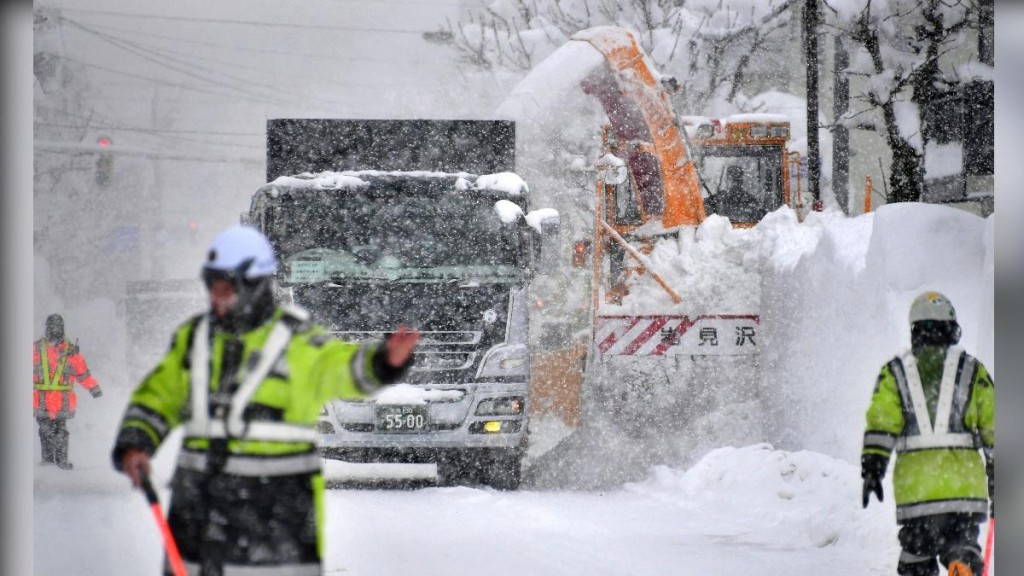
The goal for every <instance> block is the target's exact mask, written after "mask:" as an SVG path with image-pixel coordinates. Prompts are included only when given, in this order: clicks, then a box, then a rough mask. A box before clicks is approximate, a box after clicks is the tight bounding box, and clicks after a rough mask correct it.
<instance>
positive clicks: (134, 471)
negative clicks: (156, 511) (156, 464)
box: [121, 448, 150, 488]
mask: <svg viewBox="0 0 1024 576" xmlns="http://www.w3.org/2000/svg"><path fill="white" fill-rule="evenodd" d="M121 472H124V473H125V474H126V475H127V476H128V477H129V478H131V479H132V485H133V486H135V487H136V488H142V476H143V473H145V475H146V476H149V472H150V469H149V455H148V454H146V452H145V451H144V450H139V449H138V448H129V449H127V450H125V451H124V455H123V456H121Z"/></svg>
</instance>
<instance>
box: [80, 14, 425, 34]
mask: <svg viewBox="0 0 1024 576" xmlns="http://www.w3.org/2000/svg"><path fill="white" fill-rule="evenodd" d="M62 10H64V11H66V12H85V13H89V14H104V15H107V16H115V17H119V18H141V19H149V20H176V21H179V22H198V23H202V24H232V25H238V26H257V27H262V28H297V29H300V30H329V31H331V32H365V33H369V34H416V35H422V34H423V33H424V32H425V30H403V29H401V28H353V27H350V26H330V25H326V24H287V23H283V22H256V21H253V20H228V19H221V18H195V17H189V16H166V15H156V14H133V13H130V12H115V11H112V10H94V9H91V8H62Z"/></svg>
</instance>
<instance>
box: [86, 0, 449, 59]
mask: <svg viewBox="0 0 1024 576" xmlns="http://www.w3.org/2000/svg"><path fill="white" fill-rule="evenodd" d="M360 1H361V0H360ZM92 26H93V27H94V28H98V29H101V30H108V31H112V32H120V33H122V34H141V35H144V36H146V38H160V39H163V40H171V41H173V42H175V43H177V44H195V45H197V46H212V47H214V48H224V49H227V50H235V51H238V52H258V53H264V54H274V55H275V56H282V55H283V56H298V57H300V58H304V59H312V58H316V59H322V60H330V61H331V62H339V61H342V62H399V63H409V64H425V63H430V62H432V60H428V59H419V58H410V59H404V58H380V57H376V56H369V55H367V56H359V57H350V56H335V55H330V54H310V53H308V52H293V51H291V50H279V49H272V48H256V47H253V46H239V45H237V44H221V43H219V42H209V41H205V40H195V39H192V38H182V37H180V36H170V35H167V34H157V33H152V32H144V31H141V30H138V29H134V30H133V29H128V28H119V27H117V26H104V25H100V24H93V25H92Z"/></svg>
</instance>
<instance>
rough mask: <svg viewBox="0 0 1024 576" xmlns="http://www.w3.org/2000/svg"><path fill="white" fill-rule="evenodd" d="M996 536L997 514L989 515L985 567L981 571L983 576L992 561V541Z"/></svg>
mask: <svg viewBox="0 0 1024 576" xmlns="http://www.w3.org/2000/svg"><path fill="white" fill-rule="evenodd" d="M995 537H996V518H995V516H989V518H988V536H986V537H985V568H984V571H983V572H982V573H981V576H985V575H986V574H988V567H989V564H991V561H992V543H993V541H994V540H995Z"/></svg>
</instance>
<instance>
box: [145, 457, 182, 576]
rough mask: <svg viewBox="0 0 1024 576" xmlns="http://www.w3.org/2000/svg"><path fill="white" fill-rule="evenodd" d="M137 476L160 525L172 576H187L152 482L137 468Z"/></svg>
mask: <svg viewBox="0 0 1024 576" xmlns="http://www.w3.org/2000/svg"><path fill="white" fill-rule="evenodd" d="M139 477H140V478H141V479H142V491H143V492H145V493H146V500H147V501H149V509H150V510H152V511H153V517H154V518H156V524H157V526H159V527H160V535H161V536H163V539H164V549H165V550H166V551H167V559H168V561H169V562H170V563H171V570H173V571H174V576H188V572H187V571H186V570H185V563H184V562H182V561H181V553H180V552H178V545H177V544H176V543H175V542H174V536H173V535H172V534H171V527H170V526H169V525H168V524H167V518H166V517H165V516H164V511H163V509H162V508H161V507H160V499H159V498H157V495H156V490H154V489H153V483H152V482H150V481H149V475H148V474H146V473H145V472H143V471H142V470H139Z"/></svg>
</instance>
